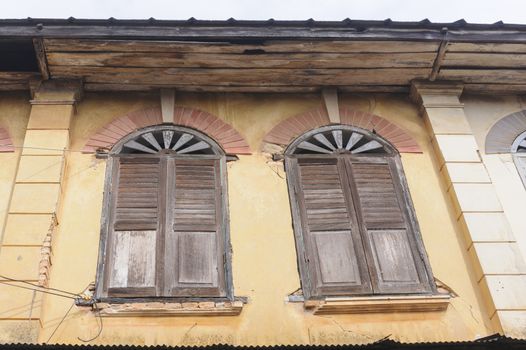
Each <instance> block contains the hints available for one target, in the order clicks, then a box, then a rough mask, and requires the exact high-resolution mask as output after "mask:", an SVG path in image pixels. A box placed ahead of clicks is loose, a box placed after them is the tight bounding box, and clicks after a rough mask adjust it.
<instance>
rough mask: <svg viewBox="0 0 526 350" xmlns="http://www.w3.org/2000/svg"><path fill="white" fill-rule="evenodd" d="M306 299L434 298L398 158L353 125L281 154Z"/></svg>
mask: <svg viewBox="0 0 526 350" xmlns="http://www.w3.org/2000/svg"><path fill="white" fill-rule="evenodd" d="M285 156H286V157H285V161H286V170H287V181H288V186H289V194H290V200H291V208H292V213H293V223H294V232H295V238H296V246H297V252H298V261H299V267H300V274H301V281H302V287H303V293H304V295H305V296H306V298H318V297H322V296H333V295H334V296H338V295H375V294H428V293H433V292H435V291H436V287H435V285H434V282H433V278H432V273H431V269H430V267H429V263H428V261H427V256H426V253H425V250H424V247H423V243H422V240H421V237H420V232H419V228H418V224H417V222H416V218H415V213H414V209H413V206H412V202H411V198H410V196H409V192H408V189H407V184H406V180H405V177H404V173H403V170H402V165H401V162H400V156H399V154H398V152H397V151H396V150H395V149H394V148H393V147H392V146H391V145H390V144H389V143H388V142H386V141H385V140H383V139H382V138H380V137H379V136H378V135H375V134H373V133H371V132H369V131H366V130H363V129H360V128H355V127H350V126H343V125H337V126H328V127H323V128H320V129H316V130H313V131H311V132H308V133H306V134H304V135H303V136H301V137H299V138H298V139H296V140H295V141H294V142H292V143H291V144H290V145H289V147H288V148H287V151H286V152H285Z"/></svg>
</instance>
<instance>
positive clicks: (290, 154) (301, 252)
mask: <svg viewBox="0 0 526 350" xmlns="http://www.w3.org/2000/svg"><path fill="white" fill-rule="evenodd" d="M343 129H345V130H349V131H353V132H357V133H360V134H363V135H364V136H366V137H368V138H370V139H372V140H375V141H377V142H379V143H380V144H381V145H382V146H383V149H384V150H385V152H386V153H385V154H375V153H369V154H367V157H369V158H370V157H378V158H382V159H386V161H387V163H388V164H392V166H391V165H390V166H389V167H390V169H393V168H394V169H396V174H393V175H397V177H396V179H395V178H394V176H393V180H394V181H393V183H394V185H395V189H396V194H397V196H398V197H399V199H401V200H402V203H403V204H404V208H402V210H403V211H404V212H405V215H406V217H407V224H408V225H409V226H410V227H409V229H410V230H411V233H412V235H413V239H414V241H415V243H416V247H413V249H416V252H413V253H416V254H418V256H419V257H420V258H421V259H422V265H423V274H424V275H425V277H426V278H427V281H424V282H426V283H427V284H428V286H429V292H418V293H404V294H408V295H429V294H437V289H436V285H435V283H434V278H433V273H432V270H431V265H430V263H429V260H428V257H427V253H426V251H425V247H424V243H423V240H422V235H421V232H420V227H419V225H418V221H417V219H416V212H415V209H414V205H413V201H412V199H411V195H410V192H409V187H408V185H407V180H406V177H405V174H404V171H403V167H402V163H401V158H400V154H399V152H398V151H397V150H396V148H395V147H394V146H393V145H391V144H390V143H389V142H388V141H386V140H384V139H383V138H381V137H379V136H378V135H376V134H375V133H373V132H370V131H368V130H365V129H362V128H358V127H354V126H350V125H340V124H334V125H329V126H324V127H320V128H317V129H314V130H311V131H309V132H306V133H304V134H303V135H301V136H299V137H298V138H296V139H295V140H294V141H293V142H291V143H290V144H289V146H288V147H287V148H286V150H285V152H284V155H285V159H284V161H285V170H286V174H287V185H288V191H289V199H290V208H291V213H292V221H293V231H294V238H295V243H296V252H297V262H298V269H299V273H300V281H301V286H302V290H303V295H304V298H305V299H306V300H309V299H320V298H322V299H323V298H325V297H329V296H333V295H332V294H328V295H316V293H315V292H314V291H315V288H316V287H315V286H314V283H313V281H312V278H313V277H314V276H312V274H311V273H310V271H309V270H310V269H309V266H308V259H309V257H308V249H307V247H306V245H305V242H304V229H303V227H302V225H303V220H302V217H301V212H300V206H301V205H303V204H299V203H298V198H297V197H298V196H297V195H296V193H295V192H296V190H295V187H296V186H298V185H299V184H300V178H299V173H298V170H299V166H298V165H297V164H296V163H295V160H297V159H309V158H311V159H315V158H325V159H330V158H338V157H345V158H350V159H352V158H356V159H359V158H362V159H363V158H364V157H363V156H360V155H355V156H353V155H349V154H348V153H343V154H335V153H332V154H327V155H323V154H294V152H295V151H296V149H297V146H298V145H299V144H300V143H302V142H303V141H305V140H307V139H309V138H311V137H312V136H313V135H315V134H318V133H320V132H326V131H332V130H343ZM350 162H351V160H349V161H344V163H345V168H347V167H348V164H347V163H350ZM348 182H349V183H350V184H351V187H352V186H354V184H352V181H348ZM396 187H398V188H396ZM350 195H351V196H350V197H349V199H350V201H351V202H352V203H350V206H352V207H353V209H352V211H353V212H354V214H353V215H356V216H357V217H358V220H357V221H358V222H357V226H359V234H360V236H361V239H362V242H363V241H364V240H365V236H364V234H363V232H362V231H363V230H364V227H363V218H362V217H361V214H360V209H359V206H360V205H359V203H357V202H358V199H356V198H355V195H356V188H354V189H353V190H351V194H350ZM363 250H364V254H367V252H366V249H365V248H364V249H363ZM366 260H367V259H366ZM359 264H363V265H365V267H366V268H367V264H368V262H367V261H363V262H359ZM359 268H360V269H361V268H362V267H361V266H360V267H359ZM368 277H369V283H371V284H373V278H374V275H373V273H372V272H371V271H369V274H368ZM385 295H400V294H399V293H396V294H392V293H381V294H378V293H376V294H375V293H374V291H373V292H371V293H366V294H360V293H351V292H350V293H348V294H347V295H346V296H349V297H359V296H385ZM334 296H335V295H334Z"/></svg>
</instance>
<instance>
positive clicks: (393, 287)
mask: <svg viewBox="0 0 526 350" xmlns="http://www.w3.org/2000/svg"><path fill="white" fill-rule="evenodd" d="M347 166H348V168H349V169H350V174H352V175H351V178H352V181H353V182H354V186H355V188H354V189H353V192H354V191H355V193H356V196H357V197H358V198H357V201H356V200H355V202H356V204H357V207H359V210H360V212H361V221H362V226H363V232H364V243H365V247H366V255H367V260H368V263H369V271H370V273H371V282H372V284H373V290H374V293H393V294H396V293H420V292H426V291H430V284H429V281H428V277H427V275H426V270H425V262H424V260H423V257H422V256H421V253H420V251H419V248H418V243H417V240H416V236H415V234H416V233H415V232H414V225H413V224H412V223H411V221H410V220H411V219H410V215H409V211H408V210H409V208H410V207H409V206H410V205H411V204H410V202H409V197H408V194H407V193H404V190H403V188H402V184H401V181H400V177H399V175H398V172H397V168H396V166H397V165H396V162H395V160H394V159H393V158H387V157H386V158H384V157H355V158H348V161H347ZM393 174H394V175H393Z"/></svg>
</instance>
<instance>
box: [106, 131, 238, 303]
mask: <svg viewBox="0 0 526 350" xmlns="http://www.w3.org/2000/svg"><path fill="white" fill-rule="evenodd" d="M225 161H226V160H225V154H224V152H223V151H222V149H221V148H220V147H219V146H218V145H217V144H216V143H215V142H214V141H213V140H211V139H210V138H208V137H207V136H205V135H203V134H201V133H199V132H197V131H195V130H192V129H188V128H183V127H177V126H169V125H160V126H154V127H148V128H144V129H141V130H139V131H137V132H135V133H133V134H130V135H128V136H127V137H125V138H124V139H122V140H121V141H119V142H118V143H117V144H116V145H115V146H114V147H113V149H112V151H111V152H110V155H109V159H108V166H107V175H106V185H105V198H104V209H103V222H102V235H101V250H100V255H99V268H98V276H97V297H98V298H101V299H104V298H114V297H121V298H122V297H124V298H135V297H141V298H144V297H182V298H185V297H193V298H195V297H205V298H212V297H217V298H228V299H231V298H232V283H231V278H230V254H229V251H228V249H227V247H229V236H228V227H227V224H226V223H227V220H228V213H227V204H226V198H227V197H226V174H225V169H226V167H225Z"/></svg>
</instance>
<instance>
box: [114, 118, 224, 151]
mask: <svg viewBox="0 0 526 350" xmlns="http://www.w3.org/2000/svg"><path fill="white" fill-rule="evenodd" d="M112 153H118V154H158V153H175V154H181V155H213V154H221V153H222V152H221V151H220V148H219V146H217V144H216V143H215V142H214V141H212V139H210V138H209V137H207V136H205V135H203V134H201V133H199V132H197V131H195V130H192V129H189V128H184V127H178V126H170V125H159V126H153V127H148V128H144V129H141V130H139V131H137V132H135V133H133V134H130V135H128V136H127V137H125V138H123V139H122V140H121V141H119V142H118V143H117V144H116V145H115V146H114V147H113V150H112Z"/></svg>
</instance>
